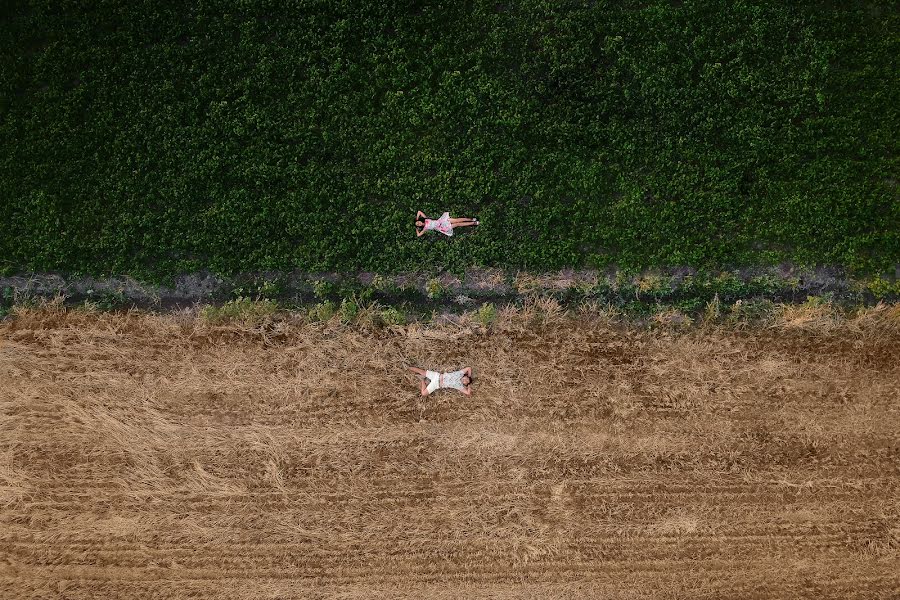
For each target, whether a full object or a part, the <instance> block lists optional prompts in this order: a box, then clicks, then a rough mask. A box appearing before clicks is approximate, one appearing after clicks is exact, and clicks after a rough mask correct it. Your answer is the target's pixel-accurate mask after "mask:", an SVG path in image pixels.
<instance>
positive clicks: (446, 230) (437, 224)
mask: <svg viewBox="0 0 900 600" xmlns="http://www.w3.org/2000/svg"><path fill="white" fill-rule="evenodd" d="M472 225H478V219H469V218H465V217H463V218H459V219H451V218H450V213H446V212H445V213H444V214H442V215H441V216H440V218H439V219H429V218H428V217H426V216H425V213H423V212H422V211H421V210H420V211H418V212H417V213H416V237H421V236H422V235H423V234H424V233H425V232H426V231H430V230H434V231H440V232H441V233H443V234H444V235H449V236H452V235H453V228H454V227H469V226H472Z"/></svg>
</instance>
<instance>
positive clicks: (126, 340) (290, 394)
mask: <svg viewBox="0 0 900 600" xmlns="http://www.w3.org/2000/svg"><path fill="white" fill-rule="evenodd" d="M892 311H893V312H892ZM897 317H898V314H897V312H896V310H895V309H894V308H892V307H880V308H879V309H875V310H872V311H869V312H868V313H866V314H864V315H862V316H860V317H858V318H856V319H852V320H843V321H835V320H831V319H825V317H823V316H822V315H821V314H819V313H815V314H812V316H810V315H798V314H790V315H787V316H786V317H785V319H784V321H783V322H782V324H781V325H777V326H773V327H770V328H767V329H759V330H752V331H750V330H748V331H726V330H723V329H716V328H698V329H692V330H688V331H675V330H669V329H661V330H656V331H637V330H633V329H629V328H627V327H621V326H614V325H610V322H609V319H607V318H605V317H604V315H603V314H602V312H601V314H600V316H599V318H591V316H590V315H582V317H581V318H579V319H578V320H572V319H570V318H568V317H566V316H565V315H563V314H562V313H561V312H560V311H559V310H558V306H554V305H553V303H552V302H551V301H546V300H537V301H535V302H534V303H532V304H530V305H529V306H528V307H526V309H525V310H524V311H520V312H516V311H512V310H501V311H500V316H499V318H498V320H497V323H496V324H495V327H494V328H493V329H490V330H485V329H483V328H479V327H476V326H473V325H472V323H471V322H462V323H460V324H456V325H447V326H443V327H437V328H427V327H421V326H418V325H411V326H407V327H395V328H391V329H388V330H376V331H371V332H361V331H358V330H354V329H351V328H347V327H342V326H339V325H337V324H335V323H329V324H322V325H308V324H304V323H301V322H292V321H279V322H268V323H266V324H265V325H264V326H260V327H257V328H250V327H243V328H242V327H236V326H215V327H214V326H210V325H205V324H203V323H202V322H201V321H199V320H198V319H197V318H196V315H194V314H192V313H183V314H176V315H167V316H151V315H142V314H137V313H130V314H118V315H112V314H87V313H83V312H79V311H71V310H70V311H66V310H63V309H62V308H61V307H59V306H57V307H55V308H52V307H51V308H50V309H47V308H44V309H41V310H33V311H29V310H24V311H20V312H19V315H18V318H17V319H15V320H12V321H7V322H4V323H2V324H0V419H2V420H0V507H2V512H0V597H2V598H68V599H82V598H83V599H88V598H133V599H141V598H233V599H243V598H271V599H275V598H324V597H338V598H372V597H385V598H388V597H407V598H469V597H491V598H548V597H560V598H579V597H581V598H595V597H604V598H687V597H691V598H693V597H701V598H716V597H720V598H735V597H743V598H770V597H771V598H775V597H780V598H785V597H804V596H806V597H816V598H879V597H881V598H889V597H896V596H897V594H898V592H900V575H898V574H900V520H898V517H900V477H898V475H900V472H898V463H900V440H898V435H897V431H898V429H900V402H898V400H900V344H898V342H900V331H898V328H897V327H896V323H898V322H900V320H898V319H897ZM825 321H827V326H825V327H822V328H816V327H815V324H816V323H822V322H825ZM404 364H416V365H420V366H427V367H429V368H440V369H451V368H456V367H459V366H463V365H471V366H472V367H473V368H474V370H475V375H476V378H477V379H476V383H475V386H474V387H475V394H474V395H473V396H472V397H471V398H465V397H463V396H462V395H458V394H453V393H443V392H442V393H439V394H437V395H435V396H432V397H430V398H428V399H425V400H422V399H419V398H417V396H416V391H415V390H416V387H415V384H414V382H413V380H412V379H411V376H409V375H408V374H406V373H404V372H403V370H402V366H403V365H404Z"/></svg>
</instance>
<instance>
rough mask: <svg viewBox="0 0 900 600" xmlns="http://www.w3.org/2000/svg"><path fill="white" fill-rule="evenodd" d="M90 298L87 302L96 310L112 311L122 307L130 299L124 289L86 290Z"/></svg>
mask: <svg viewBox="0 0 900 600" xmlns="http://www.w3.org/2000/svg"><path fill="white" fill-rule="evenodd" d="M86 294H87V297H88V299H87V300H86V301H85V304H89V305H90V307H91V308H93V309H95V310H102V311H111V310H116V309H119V308H122V307H123V306H125V303H126V302H127V301H128V299H127V298H126V297H125V293H124V292H122V290H100V291H97V290H93V289H90V290H88V291H87V292H86Z"/></svg>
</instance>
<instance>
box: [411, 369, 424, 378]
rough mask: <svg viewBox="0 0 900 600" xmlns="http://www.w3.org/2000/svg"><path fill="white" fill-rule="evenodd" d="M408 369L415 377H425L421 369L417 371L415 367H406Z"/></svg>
mask: <svg viewBox="0 0 900 600" xmlns="http://www.w3.org/2000/svg"><path fill="white" fill-rule="evenodd" d="M408 368H409V370H410V371H412V372H413V373H415V374H416V375H421V376H422V377H425V371H423V370H422V369H417V368H415V367H408Z"/></svg>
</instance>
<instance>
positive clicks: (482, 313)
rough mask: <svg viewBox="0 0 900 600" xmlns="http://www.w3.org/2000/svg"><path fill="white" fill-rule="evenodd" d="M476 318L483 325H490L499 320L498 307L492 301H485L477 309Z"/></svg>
mask: <svg viewBox="0 0 900 600" xmlns="http://www.w3.org/2000/svg"><path fill="white" fill-rule="evenodd" d="M475 319H476V320H477V321H478V322H479V323H481V325H482V326H483V327H490V326H491V325H493V324H494V322H495V321H496V320H497V308H496V307H495V306H494V305H493V304H492V303H490V302H485V303H484V304H482V305H481V306H480V307H478V310H477V311H475Z"/></svg>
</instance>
